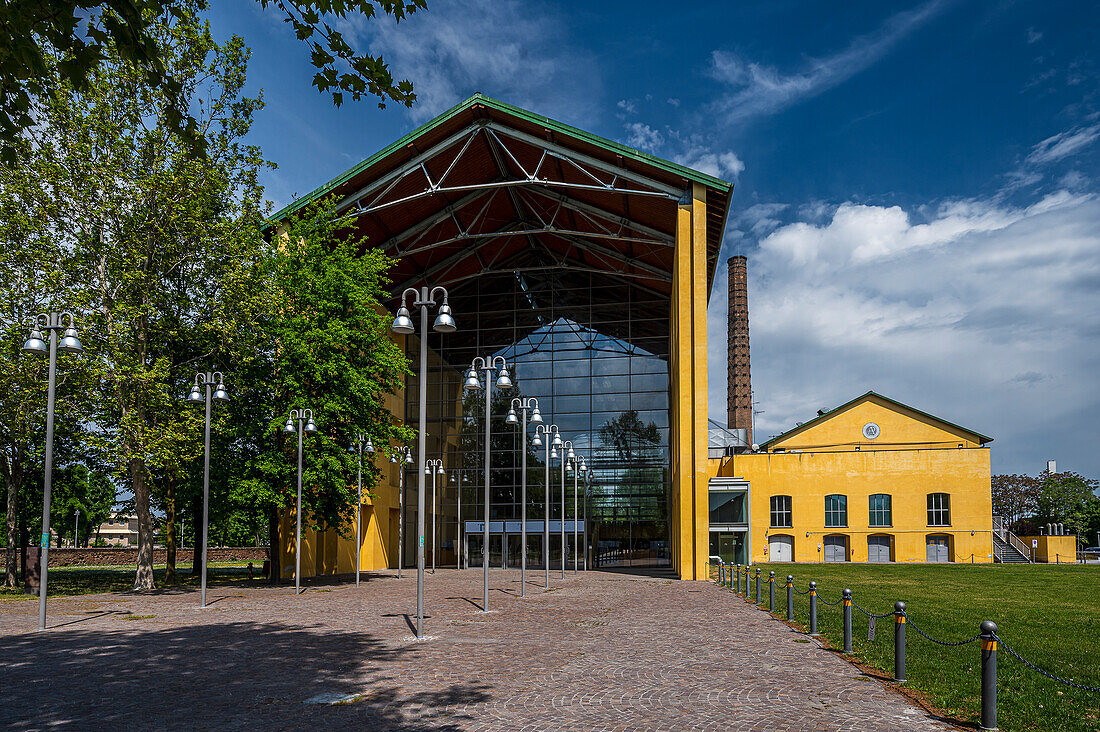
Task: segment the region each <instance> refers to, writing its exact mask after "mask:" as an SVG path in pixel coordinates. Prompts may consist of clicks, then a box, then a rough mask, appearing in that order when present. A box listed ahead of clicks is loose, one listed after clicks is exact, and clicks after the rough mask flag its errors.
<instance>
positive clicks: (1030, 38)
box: [1027, 28, 1043, 46]
mask: <svg viewBox="0 0 1100 732" xmlns="http://www.w3.org/2000/svg"><path fill="white" fill-rule="evenodd" d="M1042 37H1043V34H1042V32H1041V31H1037V30H1035V29H1034V28H1028V29H1027V43H1028V45H1029V46H1030V45H1031V44H1032V43H1038V42H1039V40H1040V39H1041V38H1042Z"/></svg>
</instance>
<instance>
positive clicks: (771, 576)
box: [768, 571, 775, 613]
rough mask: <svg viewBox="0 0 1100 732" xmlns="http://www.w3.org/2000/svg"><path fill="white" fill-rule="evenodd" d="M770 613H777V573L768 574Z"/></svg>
mask: <svg viewBox="0 0 1100 732" xmlns="http://www.w3.org/2000/svg"><path fill="white" fill-rule="evenodd" d="M768 612H770V613H774V612H775V572H774V571H771V572H768Z"/></svg>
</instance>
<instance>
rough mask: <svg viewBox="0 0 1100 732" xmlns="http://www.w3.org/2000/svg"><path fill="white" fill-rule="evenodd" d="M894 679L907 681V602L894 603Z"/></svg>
mask: <svg viewBox="0 0 1100 732" xmlns="http://www.w3.org/2000/svg"><path fill="white" fill-rule="evenodd" d="M894 681H905V603H904V602H895V603H894Z"/></svg>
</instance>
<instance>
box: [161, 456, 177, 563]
mask: <svg viewBox="0 0 1100 732" xmlns="http://www.w3.org/2000/svg"><path fill="white" fill-rule="evenodd" d="M165 508H166V509H167V516H166V517H165V519H164V520H165V532H164V545H165V547H166V549H167V552H166V554H167V557H166V559H165V570H164V584H166V585H174V584H176V581H177V580H176V543H177V541H178V537H177V536H176V478H175V476H169V477H168V480H167V481H166V484H165Z"/></svg>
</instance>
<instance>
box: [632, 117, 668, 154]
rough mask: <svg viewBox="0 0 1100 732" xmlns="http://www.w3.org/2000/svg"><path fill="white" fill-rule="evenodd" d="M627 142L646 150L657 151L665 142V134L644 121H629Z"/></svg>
mask: <svg viewBox="0 0 1100 732" xmlns="http://www.w3.org/2000/svg"><path fill="white" fill-rule="evenodd" d="M624 126H625V127H626V132H627V136H626V144H627V145H630V146H631V147H636V148H638V149H639V150H645V151H646V152H656V151H657V150H658V148H660V147H661V145H664V144H665V138H664V136H663V135H662V134H661V133H660V132H658V131H657V130H655V129H653V128H652V127H650V126H649V125H647V124H645V123H643V122H629V123H627V124H626V125H624Z"/></svg>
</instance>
